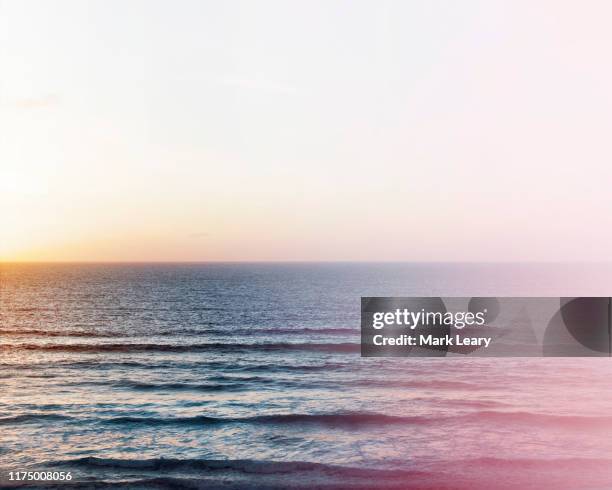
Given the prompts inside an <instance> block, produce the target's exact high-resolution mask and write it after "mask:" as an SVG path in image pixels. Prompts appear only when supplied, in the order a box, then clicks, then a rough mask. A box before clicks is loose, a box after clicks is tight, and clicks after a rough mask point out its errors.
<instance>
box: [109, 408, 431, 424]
mask: <svg viewBox="0 0 612 490" xmlns="http://www.w3.org/2000/svg"><path fill="white" fill-rule="evenodd" d="M432 421H435V419H431V418H428V417H421V416H411V417H400V416H392V415H384V414H377V413H360V412H355V413H338V414H284V415H257V416H253V417H227V418H224V417H210V416H206V415H197V416H193V417H167V418H165V417H160V418H153V417H139V416H124V417H113V418H109V419H104V420H101V422H103V423H105V424H120V425H148V426H160V425H196V426H197V425H220V424H236V423H238V424H255V425H320V426H325V427H359V426H378V427H380V426H386V425H397V424H403V425H405V424H424V423H428V422H432Z"/></svg>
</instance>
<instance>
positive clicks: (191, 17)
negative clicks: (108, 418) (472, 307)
mask: <svg viewBox="0 0 612 490" xmlns="http://www.w3.org/2000/svg"><path fill="white" fill-rule="evenodd" d="M424 5H425V3H414V2H408V3H404V2H398V3H395V2H384V3H373V2H372V3H361V2H357V3H355V4H354V5H352V7H351V9H350V14H349V13H347V12H346V10H345V6H344V4H341V3H329V2H304V3H301V4H293V3H285V2H263V3H259V4H258V5H257V6H255V5H253V4H252V3H250V2H231V3H225V2H217V3H209V2H195V1H193V2H192V1H185V2H181V3H180V7H175V5H174V4H173V3H171V2H150V1H131V2H118V1H91V2H78V1H59V2H54V3H53V4H50V3H49V2H42V1H33V0H28V1H24V2H3V3H2V4H1V5H0V45H2V46H4V48H3V49H1V50H0V70H1V73H2V76H1V78H2V82H1V84H0V135H1V136H0V206H1V208H2V210H3V212H2V213H0V260H5V261H20V260H35V261H73V260H74V261H135V260H138V261H209V260H210V261H213V260H232V261H233V260H411V261H420V260H425V261H447V260H448V261H463V260H469V261H482V260H491V261H513V260H534V261H537V260H587V259H588V260H607V259H608V258H609V250H610V247H611V246H612V233H611V231H610V227H609V226H608V225H607V223H608V222H609V216H610V212H611V211H612V204H611V203H612V200H611V199H610V198H609V192H610V190H609V183H610V182H611V181H612V166H610V164H609V162H610V161H611V158H612V148H611V146H610V138H609V133H610V128H611V125H612V120H611V114H612V111H610V107H611V104H612V95H610V90H609V87H610V86H611V85H612V70H611V69H610V67H609V64H607V63H605V62H604V61H603V60H606V59H607V58H608V55H609V51H610V46H611V45H612V31H610V29H609V26H608V22H607V19H609V18H610V16H611V14H612V7H611V6H610V5H609V4H607V3H605V2H588V3H587V4H585V5H582V6H581V7H580V8H579V9H578V8H571V9H570V8H569V7H567V6H566V4H565V3H558V2H538V3H537V4H534V3H532V2H502V1H497V2H478V1H470V2H462V3H461V5H459V4H454V3H450V4H449V3H445V2H440V3H433V4H430V5H428V7H427V8H424ZM118 9H119V10H121V11H122V12H123V15H121V16H117V15H116V12H117V10H118ZM277 19H282V22H278V21H277ZM219 26H223V29H221V28H220V27H219ZM9 46H10V48H9ZM585 253H586V255H585Z"/></svg>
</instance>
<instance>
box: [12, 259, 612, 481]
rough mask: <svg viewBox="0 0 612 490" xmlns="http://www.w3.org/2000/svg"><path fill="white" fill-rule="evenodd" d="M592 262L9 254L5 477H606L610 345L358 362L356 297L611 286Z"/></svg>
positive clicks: (611, 406)
mask: <svg viewBox="0 0 612 490" xmlns="http://www.w3.org/2000/svg"><path fill="white" fill-rule="evenodd" d="M611 273H612V267H611V266H610V265H601V264H572V265H567V264H409V263H401V264H396V263H377V264H374V263H290V264H283V263H257V264H255V263H253V264H247V263H236V264H232V263H223V264H221V263H210V264H1V265H0V486H12V485H22V484H23V482H18V481H15V480H12V481H11V480H10V472H16V471H39V472H41V471H50V472H59V471H62V472H70V474H71V476H72V480H71V481H70V482H63V483H54V484H49V483H48V482H46V483H42V482H39V483H36V484H34V483H32V482H30V483H28V486H29V487H35V486H36V485H39V486H41V487H44V488H48V487H49V486H50V487H54V486H58V487H63V486H66V485H76V486H80V487H82V486H84V485H86V484H87V485H89V486H90V488H105V487H106V486H112V487H122V486H123V487H126V488H177V487H180V488H422V489H425V488H427V489H434V488H448V489H451V488H454V489H468V488H470V489H485V488H486V489H489V488H501V489H504V488H521V489H525V488H534V489H535V488H538V489H542V488H544V489H546V488H551V489H552V488H555V489H557V488H562V489H570V488H571V489H609V488H612V465H611V463H612V360H610V359H608V358H589V359H587V358H584V359H583V358H577V359H557V358H541V359H539V358H530V359H527V358H514V359H512V358H499V359H487V358H480V359H479V358H470V359H458V358H453V359H444V358H431V359H427V358H418V359H417V358H407V359H399V358H389V359H383V358H361V357H360V354H359V315H360V297H361V296H597V295H605V296H610V295H612V291H611V289H612V288H611V279H610V278H611V277H612V275H611Z"/></svg>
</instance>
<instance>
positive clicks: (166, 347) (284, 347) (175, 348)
mask: <svg viewBox="0 0 612 490" xmlns="http://www.w3.org/2000/svg"><path fill="white" fill-rule="evenodd" d="M360 349H361V346H360V344H356V343H352V342H345V343H331V344H322V343H289V342H282V343H254V344H245V343H231V344H227V343H206V344H191V345H179V344H136V343H134V344H131V343H121V344H3V345H0V350H25V351H44V352H48V351H57V352H82V353H87V352H93V353H96V352H98V353H101V352H215V351H218V352H246V351H264V352H266V351H309V352H331V353H352V352H359V351H360Z"/></svg>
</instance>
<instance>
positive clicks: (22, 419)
mask: <svg viewBox="0 0 612 490" xmlns="http://www.w3.org/2000/svg"><path fill="white" fill-rule="evenodd" d="M71 418H72V417H69V416H67V415H60V414H55V413H28V414H21V415H13V416H11V417H0V425H10V424H23V423H28V422H45V421H59V420H70V419H71Z"/></svg>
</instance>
